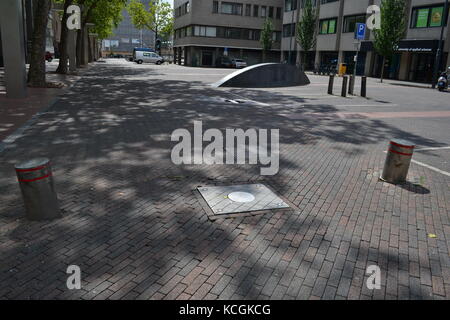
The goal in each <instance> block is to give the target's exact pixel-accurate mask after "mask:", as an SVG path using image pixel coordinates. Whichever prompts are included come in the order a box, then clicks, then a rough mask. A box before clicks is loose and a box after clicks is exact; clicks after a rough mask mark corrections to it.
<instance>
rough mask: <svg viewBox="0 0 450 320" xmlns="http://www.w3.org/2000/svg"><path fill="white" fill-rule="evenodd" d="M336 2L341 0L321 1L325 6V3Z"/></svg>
mask: <svg viewBox="0 0 450 320" xmlns="http://www.w3.org/2000/svg"><path fill="white" fill-rule="evenodd" d="M336 1H339V0H320V3H321V4H325V3H330V2H336Z"/></svg>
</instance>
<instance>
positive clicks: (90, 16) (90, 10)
mask: <svg viewBox="0 0 450 320" xmlns="http://www.w3.org/2000/svg"><path fill="white" fill-rule="evenodd" d="M77 2H78V4H79V5H82V12H81V29H80V30H78V32H77V48H76V55H77V67H79V66H81V64H83V62H85V60H86V59H85V58H86V57H85V49H86V48H85V42H84V38H85V37H86V36H87V35H86V34H85V32H86V28H85V26H86V24H87V23H93V24H94V26H92V27H91V28H90V31H93V32H94V33H97V34H98V37H99V38H100V39H103V38H106V37H108V36H109V35H110V34H111V33H112V30H113V29H114V28H116V27H117V26H118V25H119V23H120V21H121V20H122V10H123V9H124V8H125V6H126V3H127V0H78V1H77ZM89 45H90V43H88V46H89Z"/></svg>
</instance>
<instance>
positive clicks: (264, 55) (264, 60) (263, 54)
mask: <svg viewBox="0 0 450 320" xmlns="http://www.w3.org/2000/svg"><path fill="white" fill-rule="evenodd" d="M264 62H266V50H263V51H262V63H264Z"/></svg>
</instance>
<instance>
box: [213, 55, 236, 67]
mask: <svg viewBox="0 0 450 320" xmlns="http://www.w3.org/2000/svg"><path fill="white" fill-rule="evenodd" d="M216 67H218V68H232V67H233V63H232V62H231V59H230V58H229V57H227V56H221V57H218V58H217V59H216Z"/></svg>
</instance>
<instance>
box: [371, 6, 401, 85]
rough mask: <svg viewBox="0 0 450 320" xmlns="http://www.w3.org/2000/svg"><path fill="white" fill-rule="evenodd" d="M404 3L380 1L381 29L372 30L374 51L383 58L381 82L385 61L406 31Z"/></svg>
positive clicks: (394, 50) (395, 48)
mask: <svg viewBox="0 0 450 320" xmlns="http://www.w3.org/2000/svg"><path fill="white" fill-rule="evenodd" d="M405 11H406V2H405V0H382V2H381V29H378V30H374V36H375V41H374V48H375V51H376V52H377V53H378V54H379V55H381V56H383V65H382V66H381V68H382V69H381V81H383V74H384V65H385V62H386V59H390V58H392V56H393V55H394V53H395V52H396V50H397V47H398V44H399V42H400V40H401V39H402V38H403V37H404V35H405V31H406V14H405Z"/></svg>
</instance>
